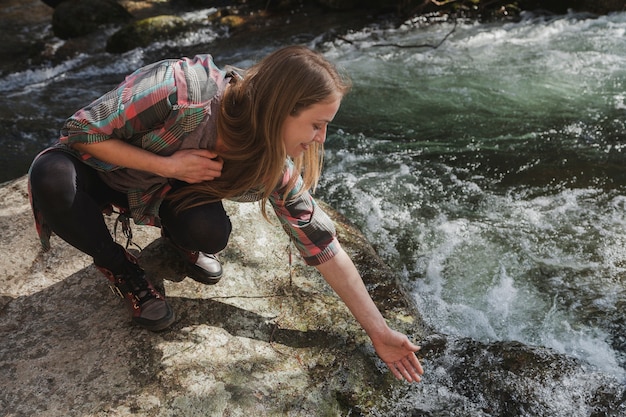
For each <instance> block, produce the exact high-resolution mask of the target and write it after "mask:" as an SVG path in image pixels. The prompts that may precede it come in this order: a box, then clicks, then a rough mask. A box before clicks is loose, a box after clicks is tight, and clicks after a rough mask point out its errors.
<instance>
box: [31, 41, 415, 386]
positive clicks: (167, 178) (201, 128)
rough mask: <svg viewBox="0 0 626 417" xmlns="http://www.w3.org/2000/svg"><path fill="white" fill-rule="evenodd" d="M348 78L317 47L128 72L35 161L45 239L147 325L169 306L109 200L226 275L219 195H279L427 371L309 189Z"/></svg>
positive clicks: (211, 277)
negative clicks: (71, 253) (82, 256)
mask: <svg viewBox="0 0 626 417" xmlns="http://www.w3.org/2000/svg"><path fill="white" fill-rule="evenodd" d="M349 87H350V85H349V82H348V81H347V80H346V79H344V78H342V77H341V76H340V74H339V73H338V72H337V70H336V69H335V68H334V67H333V66H332V65H331V64H330V63H329V62H328V61H326V60H325V59H324V58H323V57H322V56H321V55H320V54H317V53H315V52H313V51H311V50H309V49H307V48H304V47H300V46H291V47H286V48H283V49H280V50H278V51H276V52H274V53H272V54H270V55H268V56H267V57H266V58H265V59H263V60H261V61H260V62H259V63H258V64H256V65H254V66H253V67H251V68H250V69H249V70H248V71H246V72H245V74H244V76H241V75H239V74H238V73H237V72H235V71H231V70H228V68H226V69H224V70H222V69H219V68H218V67H217V66H216V65H215V64H214V63H213V60H212V58H211V56H210V55H199V56H196V57H194V58H193V59H187V58H185V59H180V60H165V61H160V62H157V63H154V64H151V65H148V66H146V67H143V68H141V69H139V70H137V71H136V72H134V73H133V74H131V75H129V76H128V77H127V78H126V80H125V81H124V82H122V83H121V84H120V85H119V86H118V87H117V88H115V89H114V90H112V91H110V92H109V93H107V94H105V95H104V96H102V97H100V98H99V99H97V100H95V101H94V102H93V103H91V104H90V105H88V106H87V107H84V108H83V109H81V110H79V111H78V112H76V113H75V114H74V115H73V116H72V117H70V118H69V119H68V120H67V121H66V123H65V125H64V127H63V129H62V130H61V137H60V140H59V143H58V144H57V145H55V146H53V147H51V148H48V149H46V150H45V151H43V152H42V153H41V154H40V155H38V156H37V157H36V158H35V161H34V162H33V165H32V166H31V169H30V176H29V180H30V181H29V186H30V197H31V203H32V206H33V211H34V214H35V219H36V224H37V230H38V232H39V235H40V238H41V240H42V244H43V245H44V248H49V238H50V236H51V234H52V232H54V233H55V234H56V235H58V236H59V237H61V238H62V239H63V240H65V241H66V242H68V243H69V244H71V245H73V246H74V247H76V248H78V249H79V250H81V251H82V252H84V253H86V254H88V255H90V256H92V257H93V260H94V264H95V265H96V266H97V267H98V268H99V269H100V270H101V271H102V272H103V273H104V275H105V276H106V277H107V278H108V279H109V280H110V282H111V284H112V288H115V289H116V291H117V292H118V293H119V294H120V296H122V298H124V299H125V301H126V304H127V305H128V306H129V307H130V310H131V312H132V319H133V321H134V322H135V323H137V324H139V325H141V326H143V327H145V328H147V329H149V330H153V331H158V330H162V329H165V328H167V327H168V326H170V325H171V324H172V323H173V322H174V320H175V315H174V312H173V311H172V309H171V307H170V305H169V304H168V303H167V301H166V300H165V298H164V296H163V295H162V294H160V293H159V292H158V291H156V290H155V288H154V287H153V286H152V284H151V283H150V281H149V279H148V278H146V276H145V273H144V271H143V269H141V267H139V265H138V263H137V260H136V259H135V258H134V257H133V256H132V255H130V254H129V253H128V252H127V251H126V250H125V249H124V248H123V247H122V246H120V245H119V244H117V243H116V242H115V241H114V240H113V237H112V236H111V234H110V232H109V230H108V228H107V227H106V224H105V222H104V218H103V215H102V213H103V212H105V213H110V212H111V210H112V208H113V206H115V207H117V208H118V209H119V210H120V211H122V212H123V213H128V214H129V215H130V216H131V217H132V218H133V220H134V222H135V223H137V224H148V225H154V226H158V227H161V229H162V234H163V236H164V237H166V238H167V239H168V241H170V242H171V243H172V245H173V246H174V247H176V248H177V249H178V251H179V252H180V253H181V254H182V255H184V256H185V259H186V260H187V263H188V265H189V268H190V270H189V275H190V277H192V278H193V279H195V280H197V281H200V282H202V283H205V284H214V283H216V282H217V281H219V279H220V278H221V275H222V267H221V265H220V262H219V260H218V258H217V257H216V255H215V254H217V253H218V252H220V251H221V250H222V249H224V248H225V246H226V244H227V242H228V238H229V236H230V232H231V223H230V220H229V218H228V216H227V214H226V212H225V211H224V207H223V205H222V202H221V201H222V200H223V199H234V200H238V201H260V207H261V209H262V211H263V214H264V215H265V216H266V215H267V213H266V212H265V207H266V203H267V202H269V203H271V205H272V207H273V209H274V211H275V213H276V214H277V216H278V218H279V219H280V221H281V223H282V225H283V227H284V228H285V230H286V231H287V233H288V234H289V235H290V237H291V239H292V241H293V242H294V244H295V245H296V247H297V248H298V250H299V251H300V253H301V255H302V256H303V258H304V260H305V262H306V263H307V264H309V265H314V266H316V267H317V268H318V270H319V271H320V272H321V273H322V275H323V276H324V278H325V280H326V281H327V282H328V283H329V284H330V285H331V287H332V288H333V289H334V290H335V292H336V293H337V294H338V295H339V297H340V298H341V299H342V300H343V301H344V302H345V303H346V305H347V306H348V308H349V309H350V311H351V312H352V314H353V315H354V316H355V318H356V319H357V320H358V322H359V323H360V324H361V325H362V326H363V328H364V329H365V331H366V332H367V334H368V335H369V337H370V338H371V340H372V342H373V344H374V347H375V349H376V352H377V353H378V355H379V356H380V357H381V358H382V359H383V361H385V363H386V364H387V366H388V367H389V368H390V369H391V371H392V372H393V374H394V375H395V376H396V377H397V378H399V379H402V378H404V379H406V380H408V381H419V380H420V375H421V374H422V372H423V371H422V368H421V365H420V363H419V361H418V360H417V358H416V356H415V352H416V351H417V350H418V349H419V348H418V346H416V345H414V344H413V343H411V342H410V341H409V339H408V338H407V337H406V336H405V335H403V334H401V333H398V332H396V331H394V330H392V329H390V328H389V327H388V326H387V324H386V322H385V320H384V318H383V317H382V315H381V314H380V312H379V311H378V309H377V308H376V306H375V305H374V303H373V301H372V299H371V298H370V296H369V294H368V292H367V290H366V288H365V286H364V285H363V281H362V279H361V277H360V275H359V273H358V272H357V270H356V268H355V266H354V264H353V263H352V261H351V260H350V258H349V257H348V255H347V254H346V253H345V252H344V251H343V249H342V248H341V246H340V245H339V243H338V242H337V239H336V236H335V229H334V225H333V223H332V221H331V220H330V219H329V217H328V216H327V215H326V214H325V213H324V212H323V211H322V210H321V209H320V208H319V207H318V206H317V205H316V204H315V201H314V200H313V198H312V197H311V195H310V194H309V190H310V189H313V188H314V187H315V186H316V184H317V180H318V178H319V176H320V171H321V158H322V154H323V152H322V151H323V143H324V141H325V139H326V129H327V126H328V124H329V123H330V121H331V120H332V119H333V118H334V117H335V114H336V113H337V111H338V109H339V105H340V103H341V100H342V98H343V96H344V94H346V93H347V91H348V89H349Z"/></svg>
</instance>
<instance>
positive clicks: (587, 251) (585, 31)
mask: <svg viewBox="0 0 626 417" xmlns="http://www.w3.org/2000/svg"><path fill="white" fill-rule="evenodd" d="M194 16H195V15H193V14H192V15H189V16H187V17H186V18H188V19H193V18H195V17H194ZM214 37H215V34H213V33H209V32H207V33H203V34H199V35H198V37H197V38H194V39H186V40H185V41H181V42H180V43H179V44H176V45H153V46H152V47H150V48H146V49H143V50H135V51H131V52H128V53H126V54H124V55H123V56H121V57H115V59H112V57H111V56H110V55H107V54H104V53H100V52H98V53H93V54H89V55H87V54H83V55H80V56H78V57H76V58H74V59H72V60H68V61H67V62H65V63H64V64H62V65H58V66H49V67H46V68H45V69H41V68H40V69H36V70H28V71H23V72H19V73H16V74H4V75H3V76H2V77H1V78H0V93H1V94H2V95H3V96H4V97H5V98H7V100H3V101H2V102H0V114H2V125H0V131H1V133H2V135H1V137H2V138H1V139H0V141H2V143H3V148H5V149H8V153H6V154H5V155H4V156H2V158H3V159H2V161H1V162H2V170H3V171H2V175H3V176H4V177H5V178H3V180H4V179H9V178H12V177H14V176H18V175H22V174H23V173H25V172H26V169H27V166H28V162H29V161H30V159H32V156H33V155H34V153H35V152H36V151H37V150H39V149H40V148H41V147H43V146H45V145H46V144H47V143H50V142H51V141H53V140H54V138H55V136H56V132H57V130H58V128H59V126H60V124H61V123H62V121H63V119H64V118H65V117H67V116H68V115H69V114H70V113H72V112H73V111H74V110H75V109H76V108H78V107H79V106H81V105H83V104H85V103H87V102H88V101H89V100H91V99H93V98H95V97H97V96H98V95H100V94H101V93H103V92H105V91H106V90H107V89H109V88H111V87H112V86H113V85H114V84H116V83H117V82H119V81H120V80H121V78H122V77H123V75H124V74H126V73H127V72H129V71H132V70H133V69H135V68H136V67H138V66H140V65H142V64H144V63H148V62H151V61H152V60H155V59H158V58H161V57H170V56H176V55H177V54H176V53H175V52H180V53H185V54H189V53H191V52H200V51H207V49H208V48H211V49H209V50H208V52H211V53H213V54H214V56H215V58H216V61H217V62H218V64H220V65H222V64H234V65H239V66H242V67H245V66H248V65H249V64H250V63H251V62H253V61H254V60H255V59H257V58H258V57H260V56H262V55H264V54H265V53H266V52H269V51H270V50H271V49H274V48H275V46H276V45H271V46H269V45H268V46H259V45H248V46H241V47H238V48H227V47H223V48H222V49H220V50H217V49H213V46H207V45H208V44H209V43H210V42H211V41H212V40H213V39H214ZM443 39H445V41H443V42H442V43H441V44H440V45H438V46H437V44H439V42H440V41H441V40H443ZM624 39H626V14H624V13H621V14H613V15H609V16H604V17H599V18H587V17H585V16H576V15H569V16H558V17H552V18H545V17H544V18H542V17H533V16H527V17H526V18H525V19H523V20H522V21H521V22H516V23H498V24H478V23H461V22H459V23H458V24H456V25H454V24H452V23H444V22H442V23H437V24H424V23H423V22H422V21H420V20H415V21H410V22H406V23H405V24H404V25H403V26H401V27H399V28H381V27H376V28H367V29H364V30H361V31H358V32H353V33H350V34H349V35H347V36H346V37H345V38H344V39H343V40H337V41H334V42H331V43H328V42H326V43H321V44H318V42H317V41H316V40H312V41H311V45H313V44H316V46H318V47H319V48H321V50H323V51H324V53H325V54H326V55H327V56H328V57H329V58H330V59H331V60H333V61H335V62H337V63H338V64H339V65H340V66H341V67H343V68H344V69H345V70H346V72H347V73H349V74H350V76H351V78H352V79H353V83H354V88H353V91H352V92H351V94H350V95H349V96H348V97H347V98H346V99H345V100H344V104H343V106H342V109H341V110H340V113H339V115H338V116H337V118H336V120H335V122H334V123H333V125H332V126H331V128H330V131H331V132H330V134H329V138H328V141H327V150H326V163H325V172H324V177H323V180H322V182H321V184H320V187H319V188H318V192H317V195H319V196H320V198H322V199H323V200H325V201H327V202H328V203H330V204H331V205H332V206H334V207H335V208H336V209H337V210H339V211H340V212H342V213H343V214H345V215H347V216H348V217H349V218H350V219H351V220H352V221H353V222H354V223H356V224H357V225H358V226H359V227H360V228H361V229H362V230H363V231H364V233H365V234H366V235H367V236H368V238H369V239H370V241H371V242H374V244H375V247H376V249H377V251H378V252H379V253H380V254H381V256H383V258H384V259H385V260H386V261H387V262H388V263H389V264H390V265H391V266H392V267H393V269H394V270H396V271H397V273H398V275H399V276H400V277H401V279H402V281H403V285H404V286H405V287H406V288H408V289H409V290H410V293H411V294H412V297H413V300H412V301H414V302H415V304H416V306H417V308H418V309H419V311H420V312H421V314H422V315H423V317H424V319H425V320H426V322H427V323H428V325H429V326H431V327H432V328H433V329H435V330H436V331H437V332H440V333H443V334H447V335H450V336H454V337H458V338H469V339H473V340H476V341H480V342H484V343H490V342H494V341H519V342H522V343H524V344H526V345H530V346H542V347H548V348H552V349H554V350H555V351H556V352H560V353H563V354H566V355H568V356H571V357H574V358H578V359H580V360H581V361H582V362H583V363H585V364H586V366H588V367H590V369H593V370H594V372H598V373H600V374H602V375H606V376H608V377H610V378H615V380H616V381H618V383H621V384H624V383H626V320H625V318H624V313H623V308H624V305H625V304H626V291H625V288H626V283H625V280H626V175H625V167H626V151H625V150H624V147H625V146H626V126H625V123H626V122H625V120H626V42H624ZM390 44H396V45H390ZM398 44H400V45H402V46H403V47H401V46H399V45H398ZM386 45H387V46H386ZM419 45H431V46H421V47H420V46H419ZM433 46H437V47H433ZM181 51H182V52H181ZM384 278H385V277H381V279H384ZM418 342H419V341H418ZM441 372H444V373H445V371H440V372H439V373H434V372H431V374H430V375H427V376H426V379H425V384H422V388H419V389H416V390H415V391H412V392H407V393H403V394H402V395H404V399H403V401H405V402H411V401H416V402H417V401H419V402H421V403H425V402H426V403H428V402H429V401H430V404H431V405H430V407H431V410H433V411H432V412H433V413H432V415H449V414H446V412H445V411H443V410H445V407H444V406H442V405H441V404H445V403H451V402H454V401H453V398H452V394H450V393H447V391H445V390H444V388H443V385H442V383H441V381H442V380H445V379H446V376H445V375H442V374H441ZM581 389H582V391H576V393H575V394H573V395H580V396H584V388H580V387H578V388H577V390H581ZM422 390H423V391H422ZM545 395H548V394H545ZM433 396H439V397H441V398H443V399H440V400H437V401H435V400H433V399H432V397H433ZM429 398H430V399H429ZM546 401H547V402H550V401H551V402H552V404H553V405H552V406H551V407H552V408H549V415H564V416H565V415H567V416H579V415H580V416H582V415H588V413H587V412H586V411H585V408H584V407H582V408H581V406H580V404H579V403H576V402H572V397H571V396H565V397H558V398H554V399H552V398H548V399H547V400H546ZM427 408H428V407H427ZM470 408H471V407H470ZM438 410H439V411H438ZM437 412H439V413H440V414H437ZM468 415H479V414H475V413H474V414H471V413H470V414H468ZM485 415H486V414H485ZM527 415H529V416H530V415H533V414H532V413H529V414H527ZM547 415H548V414H547Z"/></svg>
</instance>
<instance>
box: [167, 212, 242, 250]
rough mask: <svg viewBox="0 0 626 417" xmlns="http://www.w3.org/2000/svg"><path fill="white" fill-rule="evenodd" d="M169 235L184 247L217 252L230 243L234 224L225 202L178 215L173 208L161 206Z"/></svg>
mask: <svg viewBox="0 0 626 417" xmlns="http://www.w3.org/2000/svg"><path fill="white" fill-rule="evenodd" d="M161 216H162V217H161V220H162V221H163V225H164V227H165V228H166V229H167V232H168V234H169V235H170V236H171V237H172V238H173V239H174V240H175V241H176V242H177V243H178V244H179V245H181V246H182V247H184V248H186V249H189V250H199V251H202V252H206V253H217V252H220V251H221V250H223V249H224V248H225V247H226V245H227V244H228V240H229V238H230V233H231V231H232V224H231V222H230V217H228V214H227V213H226V211H225V210H224V207H223V206H222V204H221V203H211V204H208V205H204V206H199V207H194V208H191V209H188V210H184V211H182V212H180V213H178V214H176V215H174V211H173V210H172V209H171V207H167V208H166V209H165V210H164V208H163V207H162V208H161Z"/></svg>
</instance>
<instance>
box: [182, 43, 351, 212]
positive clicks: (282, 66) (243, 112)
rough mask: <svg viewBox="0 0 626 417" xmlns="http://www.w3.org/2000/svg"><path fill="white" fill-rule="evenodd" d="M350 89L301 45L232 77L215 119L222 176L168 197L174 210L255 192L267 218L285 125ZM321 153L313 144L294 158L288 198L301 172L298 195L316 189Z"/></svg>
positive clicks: (281, 159)
mask: <svg viewBox="0 0 626 417" xmlns="http://www.w3.org/2000/svg"><path fill="white" fill-rule="evenodd" d="M349 89H350V80H349V79H348V78H347V77H345V76H342V75H341V74H340V73H339V71H338V70H337V69H336V68H335V66H334V65H333V64H331V63H330V62H329V61H327V60H326V59H325V58H324V57H323V56H322V55H321V54H319V53H317V52H314V51H312V50H310V49H308V48H306V47H303V46H288V47H285V48H282V49H279V50H277V51H275V52H273V53H271V54H270V55H268V56H266V57H265V58H264V59H262V60H261V61H260V62H258V63H257V64H256V65H254V66H252V67H251V68H249V69H248V70H247V71H246V72H245V75H244V77H243V78H241V79H238V78H233V80H232V81H231V84H230V86H229V88H227V89H226V91H225V93H224V96H223V98H222V102H221V106H220V112H219V114H218V119H217V129H218V135H219V136H220V137H221V138H222V141H223V145H224V148H225V149H224V150H223V151H222V150H220V151H219V155H220V156H221V157H222V158H223V160H224V166H223V169H222V175H221V176H220V177H219V178H216V179H215V180H213V181H206V182H203V183H200V184H191V185H189V186H185V187H182V188H180V189H179V190H178V191H176V192H175V193H172V195H171V198H172V199H173V200H174V202H175V204H176V206H177V207H178V209H181V210H182V209H185V208H189V207H193V206H197V205H200V204H204V203H207V202H210V201H217V200H221V199H225V198H235V197H238V196H241V195H242V194H245V193H247V192H250V191H256V192H258V193H259V194H260V196H261V200H260V202H261V210H262V212H263V215H264V216H266V211H265V207H266V202H267V200H268V198H269V196H270V194H271V193H272V191H273V190H274V188H275V187H276V186H277V185H278V184H279V183H280V180H281V178H282V174H283V171H284V169H285V161H286V158H287V154H286V151H285V146H284V143H283V138H282V135H281V132H282V126H283V123H284V121H285V120H286V119H287V117H288V116H290V115H291V116H297V115H298V114H299V112H301V111H302V110H304V109H306V108H308V107H310V106H312V105H314V104H316V103H324V102H330V101H333V100H335V99H337V98H341V97H343V96H344V95H345V94H346V93H347V92H348V90H349ZM323 154H324V152H323V146H322V145H321V144H318V143H317V142H316V143H314V145H313V146H310V147H309V149H308V150H307V151H306V152H304V153H303V155H301V156H299V157H297V158H294V159H293V162H294V175H292V177H291V181H290V182H289V184H287V186H286V194H287V193H289V192H290V191H291V190H292V189H293V187H294V186H295V183H296V180H297V179H298V175H297V174H299V173H300V174H302V179H303V182H304V186H303V187H302V190H301V192H304V191H306V190H310V189H315V187H316V185H317V182H318V180H319V177H320V174H321V168H322V160H323Z"/></svg>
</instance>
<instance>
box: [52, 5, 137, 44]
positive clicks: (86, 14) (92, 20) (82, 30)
mask: <svg viewBox="0 0 626 417" xmlns="http://www.w3.org/2000/svg"><path fill="white" fill-rule="evenodd" d="M131 18H132V16H131V14H130V13H128V11H126V9H125V8H124V7H122V6H121V5H120V4H119V3H117V2H115V1H113V0H65V1H63V2H61V3H60V4H58V5H57V6H56V8H55V9H54V13H53V15H52V29H53V31H54V34H55V35H56V36H58V37H59V38H61V39H69V38H74V37H78V36H83V35H87V34H89V33H92V32H95V31H97V30H99V29H100V27H101V26H102V25H105V24H112V23H123V22H127V21H129V20H130V19H131Z"/></svg>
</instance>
